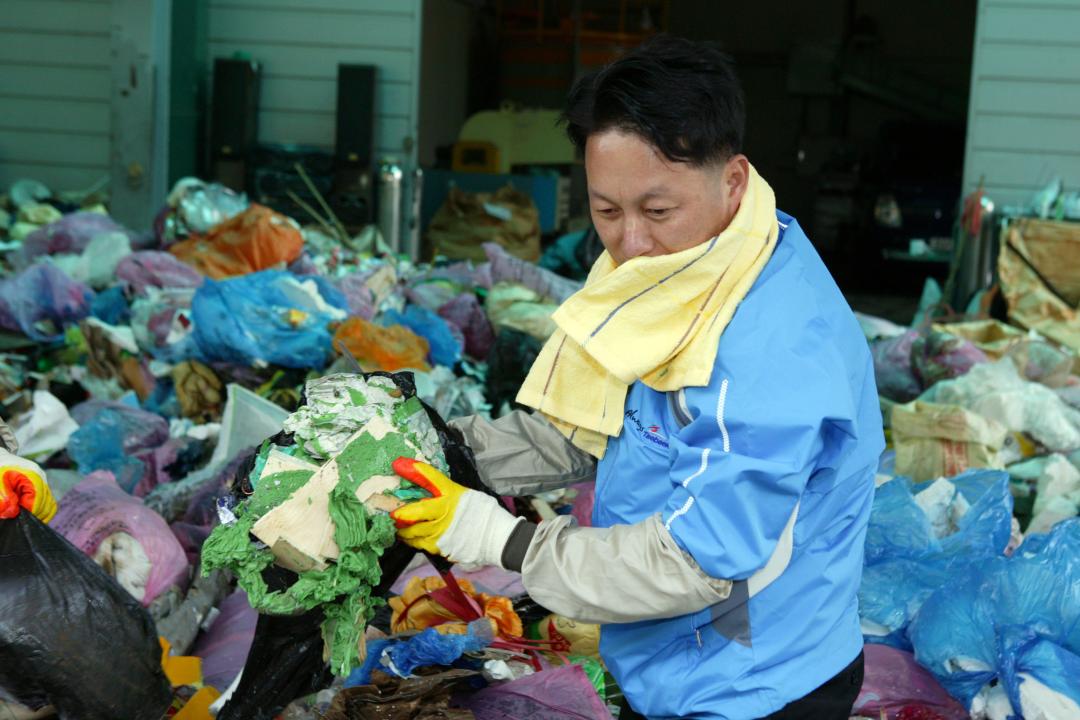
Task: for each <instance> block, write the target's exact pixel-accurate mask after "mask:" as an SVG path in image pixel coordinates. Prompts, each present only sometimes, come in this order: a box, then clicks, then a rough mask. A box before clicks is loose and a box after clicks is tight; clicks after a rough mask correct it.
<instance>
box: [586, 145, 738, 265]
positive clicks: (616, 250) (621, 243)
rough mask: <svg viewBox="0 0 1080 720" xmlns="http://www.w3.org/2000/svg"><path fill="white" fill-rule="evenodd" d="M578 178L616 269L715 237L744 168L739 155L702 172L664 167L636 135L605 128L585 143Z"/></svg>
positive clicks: (732, 206)
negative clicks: (581, 177)
mask: <svg viewBox="0 0 1080 720" xmlns="http://www.w3.org/2000/svg"><path fill="white" fill-rule="evenodd" d="M585 174H586V175H587V177H588V181H589V210H590V212H591V214H592V220H593V225H594V226H595V227H596V232H597V233H598V234H599V235H600V240H601V242H603V244H604V247H605V248H606V249H607V251H608V253H609V254H610V255H611V257H612V258H613V259H614V260H615V262H616V264H619V265H621V264H622V263H624V262H626V261H627V260H629V259H631V258H635V257H639V256H646V257H654V256H658V255H668V254H670V253H675V252H679V251H680V250H686V249H688V248H691V247H694V246H695V245H700V244H701V243H703V242H705V241H706V240H709V239H710V238H713V237H715V236H717V235H719V234H720V233H721V232H722V231H723V230H724V229H725V228H726V227H727V226H728V223H730V222H731V219H732V218H733V217H734V216H735V211H736V210H738V209H739V202H740V201H741V200H742V195H743V192H744V191H745V189H746V183H747V179H748V174H749V164H748V162H747V160H746V157H745V156H743V155H735V156H734V157H732V158H731V159H729V160H728V161H727V162H725V163H723V164H717V165H708V166H704V167H693V166H691V165H688V164H686V163H681V162H671V161H670V160H668V159H667V158H665V157H664V156H663V155H661V154H660V153H659V152H658V151H657V150H656V149H655V148H654V147H653V146H652V145H650V144H649V143H647V142H646V141H645V140H643V139H642V138H641V137H640V136H638V135H636V134H633V133H628V132H625V131H622V130H606V131H604V132H601V133H597V134H595V135H591V136H590V137H589V139H588V141H587V142H586V143H585Z"/></svg>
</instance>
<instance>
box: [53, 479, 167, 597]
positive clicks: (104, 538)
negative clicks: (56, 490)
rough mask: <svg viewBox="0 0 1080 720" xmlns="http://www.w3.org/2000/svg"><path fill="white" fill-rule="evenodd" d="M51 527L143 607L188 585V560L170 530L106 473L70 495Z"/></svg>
mask: <svg viewBox="0 0 1080 720" xmlns="http://www.w3.org/2000/svg"><path fill="white" fill-rule="evenodd" d="M51 526H52V528H53V529H55V530H56V531H57V532H58V533H60V534H61V535H63V536H64V537H65V538H67V539H68V541H69V542H70V543H71V544H72V545H74V546H75V547H77V548H79V549H80V550H82V551H83V552H84V553H86V554H87V555H88V556H90V557H91V558H93V559H94V561H95V562H97V563H98V564H99V565H101V566H102V567H103V568H105V571H106V572H107V573H109V574H110V575H112V576H113V577H114V578H116V581H117V582H118V583H119V584H120V586H121V587H123V588H124V589H125V590H127V591H128V592H129V593H131V595H132V596H133V597H134V598H135V599H136V600H138V601H139V602H141V603H142V604H143V605H149V604H150V603H151V602H153V601H154V599H155V598H157V596H158V595H160V594H161V593H163V592H165V591H166V590H168V589H169V588H171V587H173V586H180V587H181V588H183V587H184V586H186V585H187V581H188V562H187V556H186V555H185V554H184V549H183V548H182V547H180V543H179V541H177V539H176V537H175V536H174V535H173V534H172V531H171V530H169V526H168V525H166V524H165V521H164V520H163V519H162V518H161V516H160V515H158V514H157V513H156V512H154V511H153V510H151V509H150V508H148V507H146V506H145V505H143V504H142V502H141V501H139V500H137V499H136V498H133V497H131V496H130V495H128V494H127V493H126V492H124V491H123V490H121V489H120V487H119V486H118V485H117V484H116V481H115V480H114V479H113V477H112V475H111V474H110V473H108V472H96V473H92V474H90V475H89V476H87V477H86V479H84V480H83V481H82V482H81V483H79V484H78V485H76V486H75V487H73V488H72V489H71V490H69V491H68V492H67V494H66V495H65V496H64V500H63V502H62V503H60V510H59V511H58V512H57V513H56V517H55V518H53V520H52V523H51Z"/></svg>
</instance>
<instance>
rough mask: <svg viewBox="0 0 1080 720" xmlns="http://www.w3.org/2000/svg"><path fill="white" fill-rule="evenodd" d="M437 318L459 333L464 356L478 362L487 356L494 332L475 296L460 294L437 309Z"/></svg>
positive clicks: (493, 339)
mask: <svg viewBox="0 0 1080 720" xmlns="http://www.w3.org/2000/svg"><path fill="white" fill-rule="evenodd" d="M439 316H440V317H441V318H442V319H444V320H446V321H447V322H448V323H450V324H451V325H453V326H454V327H456V328H457V329H458V330H460V331H461V334H462V335H463V336H464V337H465V353H466V354H468V355H470V356H472V357H474V358H477V359H480V360H483V359H484V358H486V357H487V356H488V354H489V353H490V352H491V346H492V345H494V344H495V330H494V329H493V328H492V327H491V321H490V320H488V317H487V313H485V312H484V308H483V306H482V305H480V301H479V300H477V299H476V295H475V294H473V293H471V292H466V293H461V294H460V295H458V296H457V297H456V298H454V299H453V300H451V301H450V302H448V303H446V304H445V305H443V306H442V307H440V308H439Z"/></svg>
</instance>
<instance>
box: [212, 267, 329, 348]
mask: <svg viewBox="0 0 1080 720" xmlns="http://www.w3.org/2000/svg"><path fill="white" fill-rule="evenodd" d="M346 307H347V305H346V302H345V298H344V296H343V295H342V294H341V293H340V292H338V291H337V290H336V289H335V288H334V287H333V286H332V285H330V283H329V282H327V281H326V280H325V279H323V278H321V277H309V278H298V277H296V276H294V275H290V274H289V273H286V272H281V271H276V270H267V271H264V272H259V273H253V274H251V275H244V276H242V277H236V278H232V279H229V280H221V281H214V280H207V282H206V283H205V284H204V285H203V286H202V287H200V288H199V289H198V290H196V291H195V298H194V300H193V301H192V305H191V316H192V320H193V321H194V324H195V329H194V332H193V337H194V340H195V343H196V345H197V346H198V353H199V355H200V357H199V359H200V360H203V361H204V362H213V361H223V362H230V363H236V364H240V365H256V364H265V363H270V364H274V365H281V366H283V367H290V368H320V369H321V368H323V367H325V366H326V365H327V363H328V362H329V361H330V358H331V355H332V351H331V345H330V330H329V328H328V325H329V324H330V323H331V322H335V321H339V320H344V319H345V317H346Z"/></svg>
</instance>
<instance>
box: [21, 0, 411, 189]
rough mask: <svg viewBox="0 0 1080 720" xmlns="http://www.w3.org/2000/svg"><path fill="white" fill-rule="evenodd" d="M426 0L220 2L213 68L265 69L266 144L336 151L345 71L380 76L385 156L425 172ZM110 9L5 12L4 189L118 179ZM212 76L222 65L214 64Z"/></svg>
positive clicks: (28, 6) (72, 5) (213, 12)
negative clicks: (113, 167) (421, 122)
mask: <svg viewBox="0 0 1080 720" xmlns="http://www.w3.org/2000/svg"><path fill="white" fill-rule="evenodd" d="M420 3H421V0H211V2H210V13H209V24H210V28H209V35H210V37H209V41H210V58H211V60H212V59H213V58H215V57H231V56H232V55H233V53H235V52H242V53H245V54H246V55H247V56H249V57H251V58H252V59H254V60H258V61H259V62H261V63H262V64H263V83H262V100H261V106H260V112H259V139H260V140H261V141H263V142H273V143H299V144H307V145H317V146H322V147H325V148H330V147H332V146H333V144H334V122H335V117H334V109H335V106H336V105H337V65H338V63H366V64H373V65H377V66H378V67H379V71H378V87H377V91H376V110H377V113H378V120H377V131H376V132H377V146H378V147H377V149H376V157H380V156H384V155H391V156H395V157H397V158H398V159H399V160H402V161H404V162H406V163H409V164H411V163H413V162H415V158H416V142H415V138H416V133H417V114H418V96H419V89H418V85H419V74H420V26H421V4H420ZM111 12H112V4H111V1H110V0H3V2H2V3H0V188H6V187H7V186H8V184H10V183H11V181H12V180H15V179H17V178H19V177H32V178H36V179H39V180H41V181H42V182H44V183H46V184H47V185H50V186H52V187H54V188H57V189H75V188H82V187H87V186H90V185H91V184H93V183H94V182H96V181H97V180H98V179H100V178H101V177H102V176H103V175H105V174H106V173H107V172H108V165H109V130H110V128H109V102H110V100H109V97H110V23H111ZM211 66H212V63H211Z"/></svg>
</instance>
